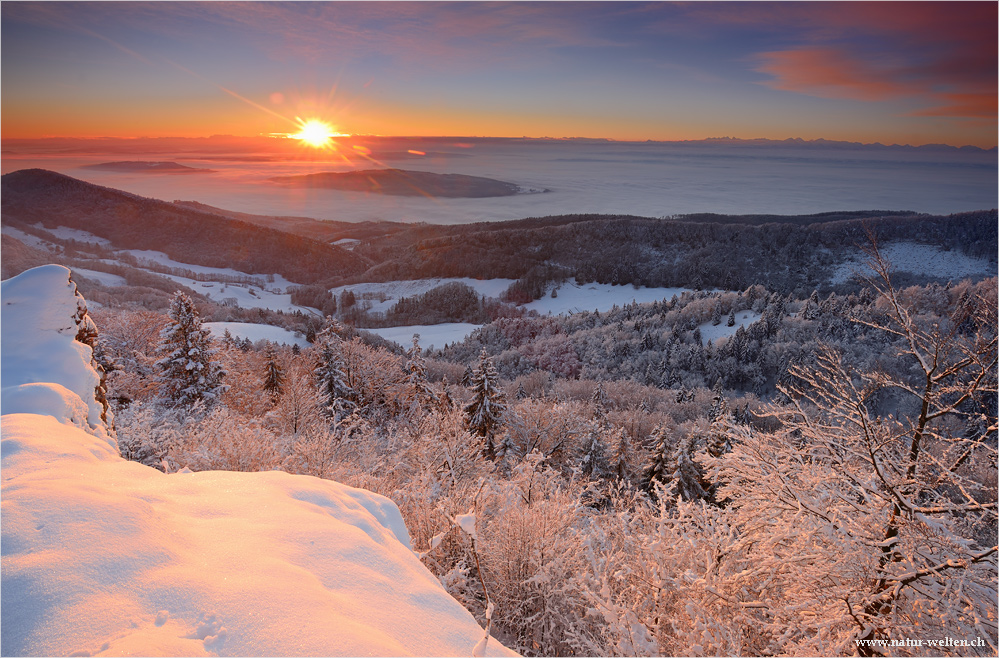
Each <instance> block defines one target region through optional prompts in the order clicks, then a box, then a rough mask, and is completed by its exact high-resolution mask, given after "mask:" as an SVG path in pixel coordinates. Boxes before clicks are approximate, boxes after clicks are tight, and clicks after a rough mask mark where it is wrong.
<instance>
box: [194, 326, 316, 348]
mask: <svg viewBox="0 0 999 658" xmlns="http://www.w3.org/2000/svg"><path fill="white" fill-rule="evenodd" d="M202 326H204V327H205V328H206V329H208V330H209V331H211V332H212V336H213V337H215V338H222V336H223V335H225V332H226V330H228V331H229V334H230V335H231V336H232V337H233V338H239V339H243V338H249V339H250V342H251V343H256V342H257V341H258V340H269V341H270V342H272V343H279V344H282V345H298V346H299V347H303V348H304V347H309V345H310V343H309V341H307V340H305V338H304V337H303V336H301V335H299V334H296V333H295V332H293V331H288V330H287V329H282V328H281V327H274V326H271V325H269V324H252V323H250V322H205V323H204V324H203V325H202Z"/></svg>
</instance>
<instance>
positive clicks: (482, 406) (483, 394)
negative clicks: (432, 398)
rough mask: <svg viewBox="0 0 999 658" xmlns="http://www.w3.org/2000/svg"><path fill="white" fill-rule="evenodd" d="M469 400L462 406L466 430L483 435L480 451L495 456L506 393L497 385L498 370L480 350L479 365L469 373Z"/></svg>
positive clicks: (489, 456) (488, 456)
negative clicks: (470, 389)
mask: <svg viewBox="0 0 999 658" xmlns="http://www.w3.org/2000/svg"><path fill="white" fill-rule="evenodd" d="M471 388H472V401H471V402H470V403H469V404H468V405H466V406H465V418H466V419H467V422H468V429H469V431H470V432H472V433H474V434H477V435H479V436H481V437H482V438H483V448H482V453H483V455H485V456H486V458H488V459H496V444H495V441H494V439H495V436H496V433H497V430H498V429H499V427H500V421H501V419H502V417H503V413H504V412H505V411H506V396H505V395H504V393H503V389H501V388H500V386H499V374H498V373H497V372H496V367H495V366H494V365H493V362H492V359H490V358H489V357H488V356H487V355H486V351H485V350H482V353H481V354H480V355H479V367H478V368H476V370H475V373H474V374H473V376H472V386H471Z"/></svg>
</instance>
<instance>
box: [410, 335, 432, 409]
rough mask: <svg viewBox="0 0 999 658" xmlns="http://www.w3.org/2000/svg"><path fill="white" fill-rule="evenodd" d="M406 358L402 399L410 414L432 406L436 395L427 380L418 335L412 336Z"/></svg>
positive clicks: (425, 366) (425, 364) (424, 361)
mask: <svg viewBox="0 0 999 658" xmlns="http://www.w3.org/2000/svg"><path fill="white" fill-rule="evenodd" d="M406 356H407V360H406V379H405V382H404V389H403V399H404V401H405V403H406V407H407V408H408V410H409V411H411V412H412V411H417V410H419V409H422V408H424V407H429V406H430V405H432V404H433V403H434V402H436V400H437V394H436V393H434V391H433V389H432V388H430V383H429V381H428V380H427V362H426V360H425V359H424V358H423V350H422V348H421V347H420V334H413V346H412V347H410V348H409V350H407V351H406Z"/></svg>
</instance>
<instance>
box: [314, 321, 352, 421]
mask: <svg viewBox="0 0 999 658" xmlns="http://www.w3.org/2000/svg"><path fill="white" fill-rule="evenodd" d="M321 340H322V342H321V344H320V347H319V360H318V363H317V364H316V369H315V371H314V373H313V376H314V377H315V380H316V389H317V391H318V392H319V405H320V409H321V411H322V413H323V415H324V416H326V417H327V418H330V419H333V420H340V419H342V418H344V417H345V416H348V415H350V413H351V412H353V411H354V410H355V409H356V408H357V399H356V398H357V395H356V394H355V392H354V391H353V389H351V388H350V386H349V385H348V384H347V377H346V375H345V374H344V363H343V354H342V353H341V343H342V341H341V340H340V337H339V336H337V335H336V334H335V333H332V332H329V333H325V334H323V335H322V337H321Z"/></svg>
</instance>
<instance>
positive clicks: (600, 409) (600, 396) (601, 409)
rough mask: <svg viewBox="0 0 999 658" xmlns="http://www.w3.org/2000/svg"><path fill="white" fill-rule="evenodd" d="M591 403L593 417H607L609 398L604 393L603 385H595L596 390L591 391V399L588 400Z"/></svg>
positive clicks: (601, 383)
mask: <svg viewBox="0 0 999 658" xmlns="http://www.w3.org/2000/svg"><path fill="white" fill-rule="evenodd" d="M590 399H591V401H592V402H593V417H594V418H598V419H599V418H603V417H604V416H606V415H607V405H608V404H609V403H610V398H608V397H607V393H605V392H604V383H603V382H599V383H597V388H596V389H595V390H594V391H593V397H592V398H590Z"/></svg>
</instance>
